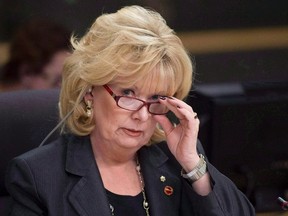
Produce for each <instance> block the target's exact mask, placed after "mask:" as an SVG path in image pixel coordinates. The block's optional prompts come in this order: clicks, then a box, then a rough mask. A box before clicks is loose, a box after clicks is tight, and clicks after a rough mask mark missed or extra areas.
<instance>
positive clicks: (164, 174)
mask: <svg viewBox="0 0 288 216" xmlns="http://www.w3.org/2000/svg"><path fill="white" fill-rule="evenodd" d="M168 159H169V158H168V156H167V155H166V154H165V153H164V152H163V151H162V149H160V148H159V147H158V146H157V145H152V146H150V147H143V148H142V149H141V150H140V151H139V162H140V165H141V172H142V175H143V178H144V183H145V193H146V196H147V199H148V203H149V207H150V214H151V215H165V216H175V215H179V212H178V211H179V209H178V208H177V206H179V205H180V203H179V200H180V196H181V181H180V180H179V178H178V176H176V175H175V174H172V172H171V167H170V166H168ZM170 165H171V164H170ZM179 173H180V168H179ZM167 189H172V190H173V191H172V194H169V193H168V192H167Z"/></svg>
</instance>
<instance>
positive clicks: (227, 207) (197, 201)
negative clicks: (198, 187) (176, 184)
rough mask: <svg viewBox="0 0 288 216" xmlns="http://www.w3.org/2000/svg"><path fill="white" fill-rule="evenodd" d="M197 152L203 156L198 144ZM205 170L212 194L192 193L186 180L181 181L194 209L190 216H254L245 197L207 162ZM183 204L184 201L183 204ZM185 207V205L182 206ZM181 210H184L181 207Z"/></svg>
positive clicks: (185, 197) (253, 210)
mask: <svg viewBox="0 0 288 216" xmlns="http://www.w3.org/2000/svg"><path fill="white" fill-rule="evenodd" d="M198 152H199V153H202V154H205V153H204V150H203V148H202V145H201V143H200V142H199V143H198ZM207 169H208V172H209V174H210V176H211V184H212V192H210V193H209V194H208V195H207V196H201V195H198V194H197V193H195V192H194V190H193V189H192V187H191V185H190V183H189V182H188V181H187V180H186V179H182V181H183V193H182V194H183V195H184V198H183V200H185V199H188V200H189V202H190V204H192V205H193V206H194V207H193V208H192V209H193V214H191V215H199V216H200V215H201V216H202V215H203V216H205V215H211V216H212V215H217V216H232V215H233V216H254V215H255V209H254V207H253V205H252V204H251V203H250V201H249V200H248V199H247V197H246V196H245V195H244V194H243V193H242V192H241V191H240V190H239V189H238V188H237V187H236V185H235V184H234V183H233V182H232V181H231V180H230V179H229V178H227V177H226V176H225V175H223V174H222V173H221V172H219V171H218V170H217V169H216V168H215V167H214V166H213V165H212V164H210V163H209V162H208V161H207ZM183 203H185V201H184V202H183ZM184 205H185V204H184ZM182 209H185V206H183V208H182ZM183 215H186V214H183Z"/></svg>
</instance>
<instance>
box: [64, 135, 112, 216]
mask: <svg viewBox="0 0 288 216" xmlns="http://www.w3.org/2000/svg"><path fill="white" fill-rule="evenodd" d="M66 170H67V172H70V173H72V174H74V175H78V176H79V177H80V180H79V181H78V182H77V183H76V184H75V185H74V187H73V189H72V190H71V192H70V194H69V201H70V203H71V205H72V206H73V207H74V208H75V210H76V211H77V212H78V214H79V215H83V216H97V215H98V216H111V212H110V209H109V204H108V203H109V202H108V200H107V196H106V192H105V189H104V186H103V182H102V180H101V176H100V173H99V170H98V168H97V166H96V163H95V160H94V156H93V151H92V148H91V143H90V139H89V137H87V138H86V139H85V140H84V141H83V139H77V138H73V139H72V140H71V141H70V143H69V144H68V148H67V159H66Z"/></svg>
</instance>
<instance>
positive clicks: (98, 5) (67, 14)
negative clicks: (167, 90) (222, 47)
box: [0, 0, 288, 83]
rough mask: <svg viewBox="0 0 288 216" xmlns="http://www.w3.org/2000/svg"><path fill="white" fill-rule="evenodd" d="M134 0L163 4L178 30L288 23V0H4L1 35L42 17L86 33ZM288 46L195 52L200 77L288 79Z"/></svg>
mask: <svg viewBox="0 0 288 216" xmlns="http://www.w3.org/2000/svg"><path fill="white" fill-rule="evenodd" d="M131 4H139V5H142V6H147V7H151V8H153V9H155V10H157V11H158V12H160V13H161V14H162V16H163V17H164V18H165V19H166V20H167V23H168V25H169V26H170V27H172V28H173V29H175V31H176V32H198V31H208V30H210V31H211V30H227V29H252V28H259V27H261V28H265V27H281V28H282V27H283V28H286V29H287V27H288V1H287V0H274V1H271V0H232V1H227V0H219V1H214V0H180V1H178V0H157V1H155V0H138V1H137V0H85V1H81V0H57V1H46V0H0V41H3V42H7V41H8V42H9V39H10V38H11V36H12V35H13V33H14V31H15V29H16V28H17V27H18V26H21V25H22V24H23V23H25V22H26V21H27V20H29V19H32V18H37V17H45V18H49V19H52V20H54V21H55V22H59V23H62V24H63V25H65V26H66V27H67V28H68V29H70V30H71V31H73V32H74V33H75V34H76V35H79V36H81V35H82V34H83V33H85V31H86V30H87V28H88V27H89V26H90V25H91V24H92V22H93V21H94V20H95V19H96V17H97V16H99V15H100V14H102V13H106V12H114V11H115V10H117V9H119V8H121V7H122V6H125V5H131ZM287 40H288V39H287ZM235 43H237V42H235ZM287 44H288V42H287ZM287 47H288V45H287V46H286V47H283V48H282V49H281V47H280V48H279V47H277V48H276V47H275V48H273V47H272V48H269V49H268V50H267V49H264V50H263V49H261V50H259V49H258V50H247V51H245V50H244V51H235V52H233V50H232V51H229V52H220V53H217V52H216V53H215V52H213V53H207V52H206V53H200V54H199V53H191V55H192V56H193V57H194V58H195V62H196V72H197V75H196V83H215V82H216V83H219V82H221V83H222V82H234V81H235V82H239V81H240V82H242V81H244V82H245V81H267V80H268V81H269V80H274V81H277V80H281V81H282V80H288V70H287V69H288V63H287V57H288V49H287Z"/></svg>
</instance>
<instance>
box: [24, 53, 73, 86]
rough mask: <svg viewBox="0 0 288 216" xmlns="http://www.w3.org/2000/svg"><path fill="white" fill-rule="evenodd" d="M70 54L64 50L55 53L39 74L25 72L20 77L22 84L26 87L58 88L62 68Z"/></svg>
mask: <svg viewBox="0 0 288 216" xmlns="http://www.w3.org/2000/svg"><path fill="white" fill-rule="evenodd" d="M69 55H70V54H69V53H68V52H67V51H65V50H63V51H58V52H57V53H55V54H54V55H53V57H52V58H51V61H50V62H48V63H47V65H45V67H44V68H43V70H42V72H41V73H40V74H37V75H33V74H32V75H30V74H24V75H22V76H21V78H20V82H21V85H22V86H23V88H26V89H49V88H58V87H60V85H61V77H62V69H63V64H64V61H65V59H66V58H67V57H68V56H69Z"/></svg>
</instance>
